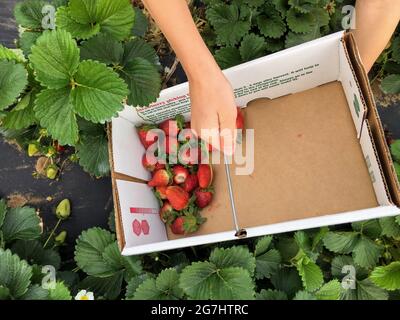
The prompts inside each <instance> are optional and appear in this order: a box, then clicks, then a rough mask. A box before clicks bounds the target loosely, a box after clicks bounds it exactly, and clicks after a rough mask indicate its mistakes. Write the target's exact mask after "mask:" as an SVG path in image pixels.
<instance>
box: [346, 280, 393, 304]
mask: <svg viewBox="0 0 400 320" xmlns="http://www.w3.org/2000/svg"><path fill="white" fill-rule="evenodd" d="M388 298H389V294H388V293H387V292H386V291H385V290H383V289H381V288H379V287H377V286H376V285H375V284H374V283H372V282H371V280H369V279H364V280H362V281H357V283H356V288H355V289H345V290H342V294H341V296H340V299H341V300H387V299H388Z"/></svg>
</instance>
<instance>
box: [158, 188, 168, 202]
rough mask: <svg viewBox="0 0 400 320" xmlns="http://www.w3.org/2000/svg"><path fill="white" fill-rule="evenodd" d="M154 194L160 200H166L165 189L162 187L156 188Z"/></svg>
mask: <svg viewBox="0 0 400 320" xmlns="http://www.w3.org/2000/svg"><path fill="white" fill-rule="evenodd" d="M156 192H157V194H158V196H159V197H160V199H162V200H165V199H167V187H164V186H160V187H156Z"/></svg>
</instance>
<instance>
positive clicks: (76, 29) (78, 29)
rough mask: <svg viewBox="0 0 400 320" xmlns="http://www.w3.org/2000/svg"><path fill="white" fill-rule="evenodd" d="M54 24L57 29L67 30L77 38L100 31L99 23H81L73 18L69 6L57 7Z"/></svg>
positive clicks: (87, 37) (86, 37)
mask: <svg viewBox="0 0 400 320" xmlns="http://www.w3.org/2000/svg"><path fill="white" fill-rule="evenodd" d="M56 25H57V28H58V29H61V30H65V31H68V32H69V33H70V34H71V35H72V36H73V37H74V38H77V39H89V38H91V37H93V36H94V35H96V34H98V33H99V32H100V25H99V24H90V23H88V24H83V23H79V22H78V21H76V20H75V19H73V18H72V17H71V14H70V8H69V7H60V8H58V10H57V13H56Z"/></svg>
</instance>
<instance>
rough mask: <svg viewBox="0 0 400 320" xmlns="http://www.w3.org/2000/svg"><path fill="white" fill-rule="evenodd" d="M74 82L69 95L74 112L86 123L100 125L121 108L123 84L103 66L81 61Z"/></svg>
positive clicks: (126, 91) (125, 88)
mask: <svg viewBox="0 0 400 320" xmlns="http://www.w3.org/2000/svg"><path fill="white" fill-rule="evenodd" d="M75 82H76V87H75V88H74V89H73V90H72V92H71V95H72V101H73V105H74V110H75V112H77V113H78V114H79V115H80V116H81V117H83V118H85V119H86V120H89V121H92V122H98V123H104V122H105V121H107V120H110V119H111V118H112V117H113V116H116V115H117V113H118V112H119V111H121V110H122V109H123V104H122V100H123V99H124V98H125V97H126V95H127V94H128V89H127V87H126V84H125V83H124V82H123V80H122V79H120V78H119V77H118V75H117V74H116V73H115V72H114V71H112V70H111V69H110V68H108V67H106V66H105V65H104V64H101V63H99V62H95V61H91V60H85V61H82V63H81V64H80V65H79V68H78V71H77V72H76V74H75Z"/></svg>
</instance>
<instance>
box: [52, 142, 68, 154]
mask: <svg viewBox="0 0 400 320" xmlns="http://www.w3.org/2000/svg"><path fill="white" fill-rule="evenodd" d="M54 148H55V149H56V151H57V152H58V153H63V152H64V151H65V150H66V148H65V147H64V146H62V145H60V144H59V143H58V141H54Z"/></svg>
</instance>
